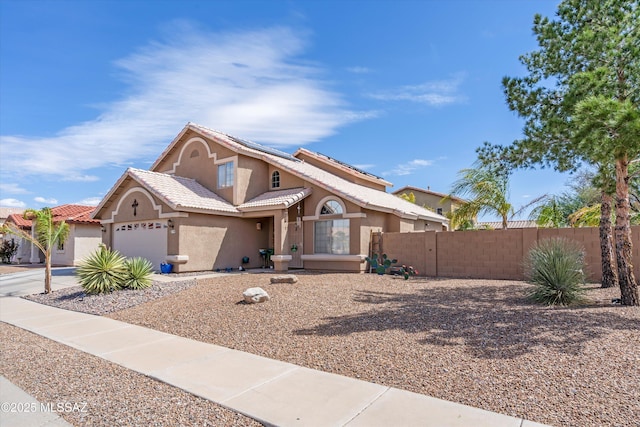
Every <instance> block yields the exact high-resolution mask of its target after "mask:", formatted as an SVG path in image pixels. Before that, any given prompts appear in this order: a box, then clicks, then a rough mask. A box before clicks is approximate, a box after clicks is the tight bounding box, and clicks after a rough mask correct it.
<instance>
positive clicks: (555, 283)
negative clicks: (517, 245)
mask: <svg viewBox="0 0 640 427" xmlns="http://www.w3.org/2000/svg"><path fill="white" fill-rule="evenodd" d="M526 271H527V275H528V279H529V281H530V282H531V283H532V284H533V290H531V292H530V293H529V298H531V299H532V300H533V301H536V302H539V303H543V304H547V305H569V304H574V303H579V302H582V301H583V300H584V297H583V295H584V288H583V287H582V284H583V283H584V251H583V249H582V248H580V247H579V246H578V245H577V244H576V243H575V242H572V241H569V240H567V239H563V238H554V239H546V240H542V241H540V243H538V245H536V246H534V247H533V248H532V249H531V251H530V252H529V256H528V259H527V262H526Z"/></svg>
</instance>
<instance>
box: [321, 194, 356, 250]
mask: <svg viewBox="0 0 640 427" xmlns="http://www.w3.org/2000/svg"><path fill="white" fill-rule="evenodd" d="M343 214H344V209H343V207H342V205H341V204H340V203H339V202H338V201H337V200H333V199H330V200H327V201H326V202H325V203H324V204H323V205H322V208H321V209H320V220H319V221H316V222H315V223H314V230H313V231H314V233H313V248H314V252H315V253H316V254H332V255H348V254H349V220H348V219H344V218H342V216H343ZM323 217H326V219H324V218H323Z"/></svg>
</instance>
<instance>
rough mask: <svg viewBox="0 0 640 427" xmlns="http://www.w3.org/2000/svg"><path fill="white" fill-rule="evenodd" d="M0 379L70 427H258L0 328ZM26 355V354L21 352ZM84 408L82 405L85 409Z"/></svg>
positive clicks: (71, 352) (100, 362) (51, 343)
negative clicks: (61, 407) (61, 408)
mask: <svg viewBox="0 0 640 427" xmlns="http://www.w3.org/2000/svg"><path fill="white" fill-rule="evenodd" d="M0 342H2V351H1V352H0V374H2V375H4V376H5V377H7V378H8V379H9V380H10V381H11V382H13V383H14V384H16V385H17V386H18V387H20V388H22V389H23V390H25V391H26V392H27V393H29V394H31V395H32V396H34V397H36V398H37V399H38V400H39V401H40V402H42V403H50V404H53V405H54V407H56V405H57V404H62V405H64V404H68V405H70V406H69V407H70V408H73V409H70V410H69V411H68V412H59V413H58V415H61V416H62V417H63V418H64V419H65V420H67V421H68V422H69V423H71V424H73V425H75V426H144V427H147V426H195V425H197V426H216V427H218V426H260V425H261V424H259V423H257V422H255V421H254V420H252V419H250V418H247V417H245V416H242V415H239V414H237V413H235V412H232V411H229V410H228V409H225V408H223V407H221V406H219V405H216V404H215V403H213V402H210V401H208V400H206V399H202V398H199V397H196V396H194V395H192V394H189V393H187V392H185V391H182V390H180V389H178V388H175V387H172V386H170V385H168V384H165V383H162V382H160V381H157V380H154V379H152V378H149V377H146V376H144V375H142V374H139V373H137V372H133V371H130V370H129V369H126V368H123V367H121V366H118V365H116V364H114V363H111V362H107V361H106V360H104V359H101V358H99V357H95V356H92V355H90V354H87V353H83V352H82V351H79V350H75V349H73V348H71V347H67V346H66V345H63V344H59V343H57V342H55V341H51V340H48V339H46V338H42V337H40V336H38V335H35V334H33V333H31V332H28V331H25V330H23V329H20V328H16V327H14V326H11V325H8V324H6V323H0ZM26 349H28V351H26ZM85 404H86V405H85Z"/></svg>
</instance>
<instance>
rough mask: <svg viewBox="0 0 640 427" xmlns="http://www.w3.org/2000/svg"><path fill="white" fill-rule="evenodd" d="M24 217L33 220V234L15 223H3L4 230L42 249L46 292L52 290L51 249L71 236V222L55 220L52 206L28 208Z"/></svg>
mask: <svg viewBox="0 0 640 427" xmlns="http://www.w3.org/2000/svg"><path fill="white" fill-rule="evenodd" d="M23 215H24V217H25V218H26V219H30V220H31V221H32V224H31V227H32V229H33V230H34V233H33V235H31V234H29V233H27V232H26V231H24V230H22V229H21V228H19V227H17V226H16V225H15V224H13V223H5V224H3V226H2V228H3V232H6V233H10V234H14V235H16V236H20V237H22V238H23V239H26V240H28V241H29V242H31V243H33V244H34V245H36V246H37V247H38V249H40V250H41V251H42V253H43V254H44V259H45V270H44V271H45V276H44V293H45V294H48V293H50V292H51V251H52V250H53V248H54V247H57V246H58V245H61V244H64V242H65V241H66V240H67V237H69V224H67V223H66V222H64V221H60V222H57V223H56V222H54V221H53V214H52V213H51V209H50V208H42V209H41V210H39V211H38V210H34V209H27V210H26V211H25V212H24V214H23Z"/></svg>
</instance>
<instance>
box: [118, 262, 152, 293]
mask: <svg viewBox="0 0 640 427" xmlns="http://www.w3.org/2000/svg"><path fill="white" fill-rule="evenodd" d="M125 264H126V268H127V275H126V278H125V280H124V283H123V287H125V288H130V289H145V288H148V287H150V286H151V285H152V284H153V282H152V280H151V275H152V274H153V264H151V261H149V260H147V259H144V258H140V257H136V258H131V259H128V260H127V261H126V263H125Z"/></svg>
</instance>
